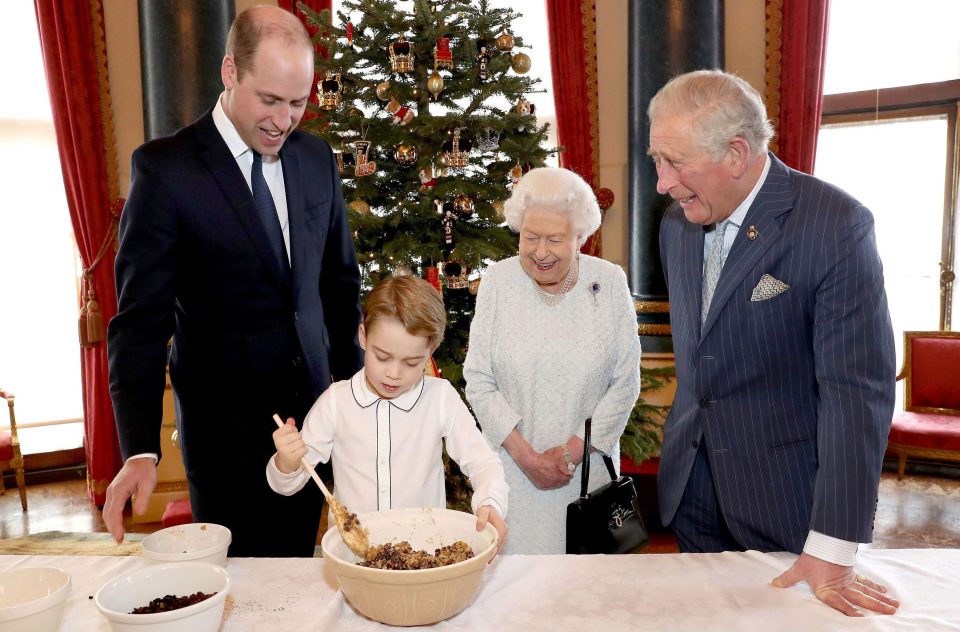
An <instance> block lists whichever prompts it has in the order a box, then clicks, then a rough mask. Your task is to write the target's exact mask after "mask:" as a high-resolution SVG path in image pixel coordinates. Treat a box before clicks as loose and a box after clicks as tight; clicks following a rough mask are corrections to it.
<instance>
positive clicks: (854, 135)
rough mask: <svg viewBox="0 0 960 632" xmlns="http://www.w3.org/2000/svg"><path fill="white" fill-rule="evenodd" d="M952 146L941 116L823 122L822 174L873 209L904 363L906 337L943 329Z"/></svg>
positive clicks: (819, 165)
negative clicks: (946, 174) (943, 239)
mask: <svg viewBox="0 0 960 632" xmlns="http://www.w3.org/2000/svg"><path fill="white" fill-rule="evenodd" d="M946 142H947V120H946V117H943V116H935V117H924V118H912V119H897V120H887V121H872V122H867V123H844V124H835V125H824V126H822V127H821V128H820V136H819V139H818V141H817V162H816V175H817V176H818V177H820V178H822V179H824V180H826V181H827V182H831V183H833V184H836V185H837V186H839V187H840V188H842V189H844V190H845V191H847V192H848V193H850V194H851V195H853V196H854V197H855V198H857V199H858V200H860V202H862V203H863V204H864V205H865V206H866V207H867V208H869V209H870V210H871V211H872V212H873V216H874V219H875V221H876V233H877V247H878V249H879V250H880V258H881V260H882V261H883V276H884V282H885V284H886V289H887V300H888V301H889V303H890V316H891V319H892V320H893V330H894V337H895V340H896V344H897V361H898V366H900V365H901V364H902V361H903V350H902V346H903V332H904V331H910V330H936V329H937V328H938V325H939V322H938V321H939V317H940V268H939V265H938V264H939V262H940V256H941V229H942V226H943V192H944V172H945V169H946ZM921 157H922V159H920V158H921Z"/></svg>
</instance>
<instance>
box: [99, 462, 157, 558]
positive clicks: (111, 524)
mask: <svg viewBox="0 0 960 632" xmlns="http://www.w3.org/2000/svg"><path fill="white" fill-rule="evenodd" d="M156 486H157V464H156V463H155V462H154V460H153V459H152V458H150V457H141V458H135V459H127V462H126V463H124V464H123V468H121V469H120V472H119V473H117V476H116V478H114V479H113V482H112V483H110V486H109V487H107V500H106V502H104V504H103V521H104V523H106V525H107V530H109V531H110V535H112V536H113V539H114V540H116V542H117V544H121V543H122V542H123V508H124V506H126V504H127V500H129V499H130V497H131V496H133V495H134V494H136V496H137V498H136V500H135V501H134V503H133V512H134V513H135V514H143V513H144V512H146V511H147V501H148V500H150V494H152V493H153V489H154V488H155V487H156Z"/></svg>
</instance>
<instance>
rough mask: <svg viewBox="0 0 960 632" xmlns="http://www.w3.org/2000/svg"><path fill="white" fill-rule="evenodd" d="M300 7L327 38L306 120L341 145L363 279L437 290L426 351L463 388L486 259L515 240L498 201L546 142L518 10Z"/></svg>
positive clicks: (461, 4) (379, 3)
mask: <svg viewBox="0 0 960 632" xmlns="http://www.w3.org/2000/svg"><path fill="white" fill-rule="evenodd" d="M300 8H301V10H303V11H305V12H306V13H307V15H308V20H309V21H311V22H313V23H314V24H315V25H316V26H317V28H318V35H317V42H318V43H319V44H321V45H322V46H323V47H324V48H325V49H326V51H327V55H326V56H324V55H318V56H317V72H318V76H319V77H320V81H319V82H318V86H317V87H318V93H319V94H318V99H319V111H318V115H317V116H316V117H315V118H312V119H311V120H308V121H305V122H304V123H303V124H302V127H303V128H304V129H306V130H307V131H310V132H313V133H315V134H317V135H319V136H321V137H323V138H324V139H326V140H327V141H328V142H329V143H330V145H331V146H332V147H333V148H334V151H335V152H336V155H337V161H338V166H339V168H340V175H341V178H342V182H343V194H344V199H345V200H346V202H347V206H348V213H349V215H350V221H351V225H352V227H353V229H354V242H355V244H356V248H357V254H358V257H359V259H360V265H361V268H362V272H363V279H364V285H365V289H367V290H369V288H370V287H372V286H373V285H375V284H376V283H377V281H379V280H380V279H381V278H384V277H386V276H390V275H394V274H416V275H419V276H422V277H424V278H426V279H427V280H428V281H430V282H431V283H433V284H434V285H435V286H436V287H437V288H438V289H440V290H441V291H442V292H443V295H444V301H445V303H446V306H447V331H446V336H445V339H444V342H443V344H442V346H441V347H440V348H439V349H438V350H437V353H436V354H435V360H436V362H437V365H438V367H439V369H440V372H441V374H442V376H443V377H445V378H447V379H449V380H450V381H451V382H453V383H454V384H455V385H456V386H458V387H461V388H462V386H463V379H462V369H461V367H462V364H463V361H464V358H465V356H466V346H467V336H468V334H469V328H470V319H471V317H472V314H473V309H474V304H475V300H476V297H475V295H476V292H477V287H478V286H479V283H480V281H481V279H482V274H483V270H484V268H485V266H486V265H487V264H489V263H490V262H491V261H496V260H499V259H503V258H505V257H508V256H511V255H513V254H515V253H516V249H517V245H516V244H517V242H516V237H515V236H514V235H512V234H511V233H510V232H509V230H508V229H507V228H506V227H505V226H504V225H503V215H502V213H503V201H504V200H505V199H506V198H507V197H508V196H509V194H510V187H511V186H512V184H513V183H515V182H516V181H517V180H518V179H519V178H520V177H522V175H523V173H524V172H526V171H527V170H529V169H531V168H533V167H539V166H543V164H544V160H545V158H546V157H547V156H548V155H549V154H550V153H552V151H553V150H548V149H545V148H544V147H543V144H544V142H545V140H546V135H547V126H546V125H538V124H537V121H536V117H535V112H534V106H533V105H532V104H531V103H530V102H529V101H528V100H527V97H528V96H529V95H530V94H531V93H533V92H535V91H537V89H536V85H537V83H538V80H537V79H533V78H531V77H530V76H528V75H527V73H528V71H529V70H530V57H529V56H528V55H527V54H526V53H524V52H522V48H523V39H522V38H521V37H520V36H519V35H518V34H516V33H513V32H512V31H511V23H512V22H513V20H514V19H515V18H517V17H518V15H517V14H516V13H515V12H513V11H512V10H509V9H503V8H496V7H493V6H491V5H490V3H489V2H487V1H486V0H475V1H473V2H471V1H468V0H444V1H433V2H430V1H428V0H415V1H414V2H412V3H397V2H394V1H393V0H344V1H343V2H342V4H341V9H340V11H338V12H337V15H336V18H333V19H332V16H331V15H330V12H328V11H324V12H322V13H321V14H316V13H313V12H311V11H310V10H309V9H307V8H305V7H303V6H302V5H301V6H300ZM411 8H412V10H410V9H411Z"/></svg>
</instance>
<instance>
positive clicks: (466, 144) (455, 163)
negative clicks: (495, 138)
mask: <svg viewBox="0 0 960 632" xmlns="http://www.w3.org/2000/svg"><path fill="white" fill-rule="evenodd" d="M462 129H464V128H462V127H458V128H456V129H454V130H453V134H452V136H451V138H450V139H448V140H445V141H443V146H442V147H441V149H442V150H443V151H442V153H441V158H443V159H444V161H445V162H446V163H447V166H448V167H466V166H467V164H469V162H470V150H471V149H472V148H473V143H471V142H470V139H468V138H466V136H465V135H463V136H462V135H461V133H460V132H461V130H462Z"/></svg>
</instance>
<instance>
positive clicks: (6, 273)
mask: <svg viewBox="0 0 960 632" xmlns="http://www.w3.org/2000/svg"><path fill="white" fill-rule="evenodd" d="M8 4H9V6H7V5H6V4H5V5H4V9H5V10H6V11H5V13H4V19H3V20H0V56H3V58H4V59H11V60H12V59H15V60H16V63H11V64H6V66H5V70H7V71H8V72H9V73H13V75H12V78H10V77H8V78H9V79H10V82H8V83H9V85H10V86H15V87H16V98H7V99H3V100H0V173H2V174H3V184H4V200H3V204H0V271H2V273H3V294H2V297H3V298H2V308H0V332H3V338H2V343H0V385H2V386H3V387H4V388H6V389H9V390H10V391H12V392H13V393H14V394H15V395H16V396H17V406H16V410H17V421H18V422H20V423H30V422H37V421H51V420H59V419H75V418H79V417H82V416H83V404H82V401H81V378H80V346H79V342H78V340H77V314H78V309H77V277H76V268H75V246H74V241H73V234H72V232H71V225H70V214H69V212H68V210H67V203H66V197H65V195H64V190H63V175H62V173H61V171H60V157H59V155H58V153H57V143H56V137H55V134H54V131H53V121H52V118H51V114H50V100H49V98H48V96H47V88H46V82H45V78H44V74H43V62H42V58H41V54H40V40H39V35H38V33H37V20H36V16H35V15H34V12H33V3H32V2H27V1H25V0H17V1H16V2H11V3H8ZM5 422H6V417H0V424H2V423H5ZM24 450H25V451H27V452H30V451H32V449H31V447H30V446H28V445H26V444H24Z"/></svg>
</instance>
